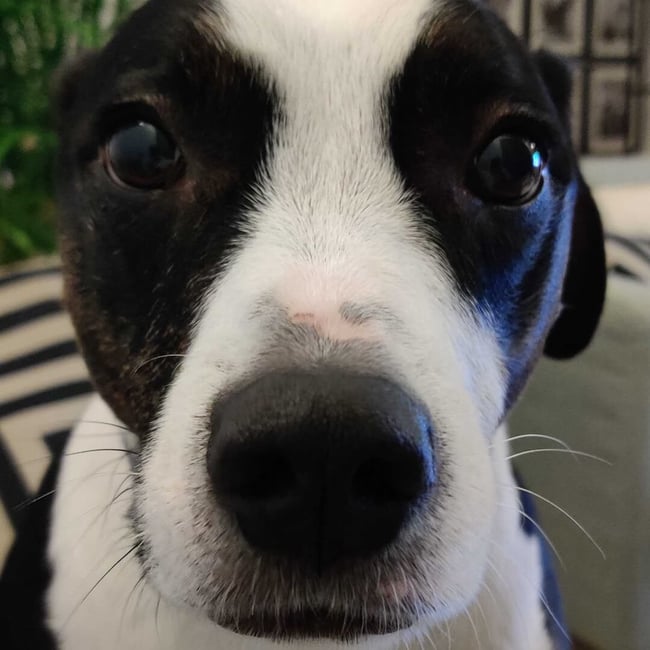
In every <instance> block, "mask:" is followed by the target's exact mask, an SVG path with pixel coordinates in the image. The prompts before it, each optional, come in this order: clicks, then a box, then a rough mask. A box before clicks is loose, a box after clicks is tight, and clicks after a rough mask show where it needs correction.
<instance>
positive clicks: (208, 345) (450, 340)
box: [139, 0, 503, 615]
mask: <svg viewBox="0 0 650 650" xmlns="http://www.w3.org/2000/svg"><path fill="white" fill-rule="evenodd" d="M443 11H444V6H439V5H438V3H436V2H431V1H430V0H426V1H424V0H417V1H416V0H413V1H405V0H394V1H391V2H389V1H387V0H363V1H361V2H344V1H343V0H335V1H332V0H323V1H322V2H316V1H315V0H308V1H305V0H246V1H245V0H224V1H222V2H219V8H218V12H219V15H218V16H216V15H215V16H214V17H211V16H210V14H209V13H207V14H206V15H205V16H204V17H203V20H204V22H205V23H206V24H208V25H209V24H210V21H213V23H214V29H215V43H217V42H219V43H222V44H225V46H226V47H227V48H228V49H231V50H233V51H235V52H237V53H239V54H241V55H242V56H243V57H244V58H245V59H249V60H250V62H251V63H252V64H253V65H256V66H259V68H260V71H261V75H262V76H263V78H265V79H266V80H267V81H268V83H269V87H271V88H272V89H273V92H274V94H275V95H276V96H277V98H278V100H279V105H278V117H277V121H276V124H275V131H274V134H273V136H272V138H271V140H270V144H269V155H268V158H267V164H266V167H265V170H264V174H263V177H262V178H261V180H260V182H259V187H258V188H257V195H256V199H257V200H256V203H255V206H254V208H253V209H251V210H250V211H249V213H248V214H247V215H246V217H245V220H246V223H247V235H246V237H245V238H244V239H243V240H242V242H241V246H240V248H239V250H238V251H237V252H236V253H234V254H233V255H232V256H231V258H230V259H229V261H228V264H227V265H226V268H225V271H224V273H223V274H222V275H221V277H220V278H219V280H218V281H217V282H216V283H215V285H214V287H213V289H212V291H211V292H210V293H209V294H208V295H207V296H206V297H205V301H204V304H203V305H202V309H201V310H200V314H201V315H200V318H199V320H198V322H197V324H196V327H195V330H194V333H193V339H192V343H191V345H190V349H189V351H188V355H187V357H186V358H185V359H184V360H183V362H182V364H181V366H180V369H179V372H178V373H177V375H176V378H175V379H174V382H173V384H172V386H171V388H170V390H169V393H168V395H167V398H166V401H165V404H164V407H163V409H162V412H161V414H160V417H159V421H158V425H157V428H156V432H155V435H154V436H153V437H152V442H151V444H150V448H149V451H148V456H147V458H146V459H145V463H144V469H143V472H144V482H143V486H142V488H141V489H140V491H139V499H140V505H139V508H140V512H141V514H142V517H143V530H144V531H145V532H146V534H147V535H148V536H149V542H150V549H151V552H152V554H153V561H152V563H151V577H152V579H153V580H154V581H155V582H156V584H157V586H158V587H159V588H160V589H161V590H162V592H163V593H164V594H165V595H167V596H169V597H171V598H174V599H177V600H179V601H183V602H186V603H190V604H192V605H194V606H197V607H200V606H202V605H204V603H202V602H200V601H199V600H196V599H197V596H196V595H195V594H196V593H199V592H201V589H202V588H203V587H204V586H205V584H206V583H208V584H209V581H210V577H211V576H212V575H215V576H216V575H217V573H218V570H219V556H218V551H219V545H218V542H216V541H215V540H218V533H219V530H218V529H217V528H218V521H217V519H218V517H217V516H216V515H215V513H214V512H213V507H212V505H211V502H208V501H207V500H206V502H205V503H204V504H197V495H199V497H200V495H205V494H206V493H207V491H208V489H209V488H208V487H207V486H208V476H207V469H206V466H205V465H206V463H205V455H206V445H207V440H208V436H209V432H208V431H207V430H205V425H204V422H205V418H206V416H207V414H208V413H209V410H210V406H211V404H212V402H213V400H214V399H215V396H216V395H217V394H219V393H221V392H223V391H224V390H227V389H228V388H229V387H230V386H232V385H233V384H234V383H236V382H237V381H238V380H239V379H241V378H242V377H243V376H245V375H246V374H247V373H248V372H249V371H250V370H251V367H252V364H253V362H254V361H255V359H256V357H257V355H259V354H261V353H263V352H264V351H265V349H266V346H268V344H269V340H268V338H269V337H268V331H267V326H268V323H267V321H266V320H265V319H264V318H262V317H260V316H259V314H257V312H256V309H257V308H258V305H259V304H260V301H261V300H263V299H268V298H269V297H272V298H273V300H274V301H275V302H277V303H278V304H279V305H280V306H281V308H282V309H281V312H282V311H284V312H286V320H287V322H291V321H293V322H294V323H295V322H300V321H301V319H304V320H303V322H305V323H309V324H312V325H314V327H315V329H316V330H317V331H319V332H320V333H322V334H323V335H325V336H329V337H332V338H334V339H339V340H341V339H343V340H349V339H354V338H360V339H365V340H372V341H373V342H375V343H378V344H380V345H381V347H382V348H383V349H384V350H385V352H386V355H387V358H389V359H390V362H391V363H392V364H393V366H394V369H395V374H396V376H399V377H400V378H403V379H404V380H405V381H406V382H407V383H408V387H409V388H410V389H411V390H412V391H413V392H414V393H415V394H416V395H417V396H418V397H419V398H420V399H421V400H422V401H423V402H424V403H425V404H426V405H427V406H428V408H429V409H430V411H431V414H432V418H433V422H434V426H435V429H436V433H437V435H438V436H439V437H440V439H441V442H442V443H443V444H444V448H445V452H446V455H447V458H448V467H447V472H448V476H449V479H450V484H449V485H447V486H446V491H447V492H448V493H449V496H448V497H446V500H445V502H444V504H443V507H442V508H441V511H440V512H439V513H438V515H437V519H436V521H435V530H436V537H437V538H438V539H437V541H436V542H435V549H434V548H433V544H434V541H433V540H432V552H431V555H430V556H428V557H426V558H420V560H421V569H422V571H423V572H425V574H426V575H427V576H428V580H429V582H430V584H431V587H432V593H430V594H427V597H428V598H429V600H430V601H431V602H433V601H434V600H436V599H438V603H439V604H440V603H445V607H446V609H445V608H444V607H442V608H441V612H442V614H443V615H444V614H445V612H448V613H451V612H453V611H455V610H458V609H461V608H463V607H464V606H465V605H466V603H467V601H468V600H469V599H470V598H471V597H473V595H474V594H475V592H476V590H477V589H478V587H479V584H480V580H481V576H482V574H483V571H484V568H485V557H486V554H487V553H488V551H489V548H488V547H489V541H488V540H489V536H490V527H491V525H492V515H493V512H494V510H495V508H496V505H495V502H494V494H495V489H496V487H495V484H496V482H498V480H499V477H495V474H494V469H493V468H492V466H491V463H490V458H489V454H488V451H487V448H488V444H489V436H490V435H492V433H493V431H494V429H495V427H496V424H497V421H498V419H499V417H500V416H501V410H502V407H503V377H502V373H501V365H500V357H499V351H498V346H497V344H496V342H495V339H494V335H493V333H492V332H491V331H490V330H489V328H488V327H487V326H485V325H481V323H480V321H479V319H478V317H477V316H476V314H473V313H472V310H471V309H470V307H469V306H468V305H466V304H465V303H464V301H463V299H462V298H461V296H459V294H458V292H457V290H456V289H455V287H454V285H453V282H452V280H451V275H450V272H449V271H448V270H447V269H446V267H445V261H444V259H442V258H441V256H440V254H439V253H438V252H436V250H435V248H434V247H433V246H432V245H430V243H429V242H428V240H429V239H431V238H430V237H427V236H426V235H425V233H424V231H423V230H422V229H421V226H420V218H419V216H418V214H417V210H416V208H415V204H414V202H413V201H412V200H411V197H409V195H408V193H406V192H405V190H404V187H403V182H402V179H401V178H400V176H399V173H398V171H397V169H396V167H395V164H394V161H393V158H392V155H391V151H390V147H389V144H388V136H387V128H388V106H387V91H388V89H389V87H390V83H391V81H392V80H393V79H394V78H395V76H396V75H398V74H399V72H400V70H401V69H402V67H403V65H404V62H405V60H406V58H407V57H408V55H409V53H410V51H411V50H412V48H413V46H414V44H415V43H416V41H417V38H418V35H419V34H420V33H421V32H422V30H423V29H424V28H425V26H426V25H427V24H429V23H430V22H431V20H432V19H434V18H435V17H436V16H438V15H443V14H441V13H440V12H443ZM224 30H225V31H224ZM204 31H205V26H204ZM215 128H219V126H218V125H215ZM442 245H443V246H444V242H443V243H442ZM346 303H354V304H360V305H380V306H381V308H382V309H384V310H387V311H388V312H389V313H390V314H391V315H392V316H393V317H394V319H395V321H396V322H398V323H399V324H400V325H399V327H392V328H391V327H389V326H388V324H387V323H386V322H384V321H382V320H381V319H376V320H374V321H373V320H372V319H371V320H370V321H369V322H367V323H364V324H363V325H362V326H354V325H351V324H350V323H343V322H342V321H341V319H340V309H341V307H342V306H343V305H344V304H346ZM423 525H428V526H429V527H431V526H433V525H434V524H433V523H432V522H428V524H427V522H423ZM213 542H214V543H213ZM215 579H216V578H215Z"/></svg>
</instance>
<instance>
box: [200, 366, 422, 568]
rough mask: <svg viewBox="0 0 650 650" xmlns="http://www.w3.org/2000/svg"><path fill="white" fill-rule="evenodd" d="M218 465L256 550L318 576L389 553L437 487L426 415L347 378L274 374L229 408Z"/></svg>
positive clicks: (401, 397) (224, 499)
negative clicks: (337, 565) (352, 560)
mask: <svg viewBox="0 0 650 650" xmlns="http://www.w3.org/2000/svg"><path fill="white" fill-rule="evenodd" d="M207 462H208V472H209V474H210V477H211V479H212V482H213V485H214V490H215V494H216V497H217V500H218V502H219V503H220V504H221V505H222V506H223V507H224V508H225V509H226V510H228V511H229V512H230V513H232V515H234V517H235V518H236V520H237V522H238V525H239V528H240V529H241V532H242V534H243V536H244V538H245V539H246V540H247V541H248V543H249V544H250V545H251V546H253V547H255V548H256V549H259V550H262V551H267V552H271V553H274V554H279V555H283V556H288V557H290V558H292V559H295V560H302V561H304V562H306V563H308V564H309V565H310V566H311V567H313V568H314V569H315V570H317V571H318V572H321V571H323V570H324V569H326V568H327V567H329V566H330V565H332V564H335V563H336V562H337V561H339V560H342V559H344V558H353V557H363V556H369V555H371V554H373V553H376V552H378V551H380V550H381V549H383V548H384V547H386V546H387V545H388V544H389V543H390V542H391V541H393V540H394V539H395V538H396V537H397V535H398V533H399V532H400V530H401V529H402V528H403V527H404V526H405V525H406V523H407V522H408V521H409V518H410V516H411V515H412V514H413V513H415V512H416V511H417V510H418V507H419V506H420V505H422V504H423V503H424V502H425V501H426V498H427V496H428V495H429V493H430V491H431V488H432V486H433V484H434V481H435V459H434V451H433V435H432V427H431V423H430V420H429V418H428V416H427V414H426V411H425V409H424V408H423V406H422V405H421V404H419V403H418V402H417V401H416V400H414V399H413V398H411V397H410V396H409V395H408V394H407V393H406V392H405V391H404V390H402V389H401V388H399V387H398V386H396V385H395V384H393V383H391V382H389V381H387V380H385V379H381V378H375V377H363V376H355V375H344V374H337V373H329V374H326V373H323V374H273V375H267V376H265V377H263V378H261V379H259V380H257V381H255V382H254V383H252V384H249V385H248V386H246V387H245V388H243V389H242V390H240V391H239V392H237V393H235V394H232V395H230V396H229V397H228V398H226V399H225V400H223V401H220V402H218V403H217V404H216V405H215V407H214V409H213V413H212V437H211V440H210V443H209V447H208V456H207Z"/></svg>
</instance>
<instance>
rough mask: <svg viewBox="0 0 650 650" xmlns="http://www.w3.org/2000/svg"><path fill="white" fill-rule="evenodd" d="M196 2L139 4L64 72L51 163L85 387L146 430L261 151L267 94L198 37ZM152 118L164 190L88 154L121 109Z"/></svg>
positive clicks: (232, 232)
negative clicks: (174, 178)
mask: <svg viewBox="0 0 650 650" xmlns="http://www.w3.org/2000/svg"><path fill="white" fill-rule="evenodd" d="M199 6H200V3H199V2H189V3H185V5H184V6H183V7H182V8H180V7H179V3H177V2H173V1H171V0H158V1H157V2H152V3H150V4H147V5H145V6H144V7H143V8H142V9H141V10H139V11H138V12H136V13H135V14H134V16H133V17H132V18H131V20H130V21H129V22H128V23H126V25H125V26H124V28H123V29H122V30H121V31H120V32H119V33H118V35H117V36H116V38H115V39H114V40H113V41H112V42H111V43H110V44H109V45H108V46H107V47H106V48H105V49H104V50H103V51H102V52H101V53H99V54H97V55H91V56H87V57H86V58H85V59H84V62H83V65H82V68H81V69H80V68H79V67H76V68H75V69H74V70H73V82H74V83H70V82H69V81H66V78H64V80H63V82H62V84H63V86H64V89H63V91H62V92H61V93H59V99H60V113H59V117H58V121H59V124H60V132H61V141H62V149H61V153H60V158H59V163H58V168H59V170H60V173H59V178H58V182H59V188H60V191H59V195H60V205H61V208H62V210H61V220H60V224H61V243H62V249H63V257H64V261H65V275H66V296H67V302H68V307H69V309H70V311H71V313H72V316H73V319H74V321H75V324H76V326H77V331H78V333H79V337H80V340H81V344H82V348H83V352H84V356H85V358H86V360H87V362H88V364H89V366H90V369H91V372H92V374H93V378H94V380H95V383H96V386H97V389H98V391H99V392H100V393H101V395H102V396H103V397H104V399H105V400H106V401H107V402H108V404H110V406H111V407H112V408H113V410H114V411H115V413H116V414H117V415H118V417H119V418H120V419H121V420H122V421H124V422H125V423H126V424H127V425H128V426H129V427H130V428H131V429H133V431H135V432H136V433H138V434H140V435H141V436H146V433H147V431H148V428H149V425H150V423H151V421H152V419H153V417H154V416H155V414H156V412H157V409H158V406H159V404H160V402H161V399H162V397H163V396H164V393H165V390H166V388H167V387H168V386H169V384H170V381H171V378H172V375H173V372H174V369H175V367H176V366H177V365H178V363H179V358H178V357H177V356H176V357H173V356H172V357H166V358H165V357H164V355H182V354H183V353H184V352H185V350H186V347H187V338H188V330H189V328H190V325H191V322H192V319H193V318H194V317H195V315H196V309H197V306H198V305H199V303H200V299H201V297H202V295H203V294H204V292H205V291H206V289H207V288H208V287H209V286H210V284H211V283H212V281H213V280H214V278H215V276H216V275H217V274H218V273H219V270H220V264H221V263H222V261H223V259H224V256H225V253H226V251H227V250H228V248H229V247H230V246H231V245H232V244H233V242H234V240H235V239H236V238H237V236H238V235H239V234H240V229H239V217H240V215H241V212H242V209H243V207H244V206H245V204H246V200H247V194H248V192H249V190H250V188H251V187H252V185H253V184H254V182H255V178H256V173H257V171H258V169H259V166H260V164H261V162H262V160H263V158H264V152H265V145H266V138H267V135H268V134H269V132H270V130H271V129H270V122H271V119H272V116H273V112H274V107H275V105H276V102H275V100H274V98H273V97H272V95H271V93H270V92H269V91H268V90H267V88H266V86H265V85H264V84H262V83H261V82H259V81H258V80H257V77H256V74H255V71H254V70H252V69H251V68H250V67H248V66H247V65H246V64H244V63H243V62H242V61H240V60H238V59H237V57H236V55H234V54H233V53H231V52H227V51H224V50H223V49H220V48H219V47H218V44H217V43H216V41H215V42H210V41H209V40H208V37H207V36H206V35H205V34H203V33H202V31H201V24H200V21H199V20H198V17H199V14H198V11H197V8H198V7H199ZM133 119H144V120H147V121H152V122H155V123H157V125H158V126H159V127H161V128H164V129H165V131H166V132H167V133H169V134H170V135H171V136H172V138H173V139H174V140H175V141H176V143H177V144H178V145H179V147H180V149H181V151H182V152H183V155H184V157H185V161H186V174H185V176H184V178H183V179H182V180H181V181H180V182H179V183H177V184H176V185H174V186H173V187H171V188H169V189H167V190H158V191H153V192H141V191H137V190H131V189H127V188H122V187H120V186H118V185H117V184H116V183H115V182H113V181H112V180H111V179H110V178H109V176H108V174H107V173H106V171H105V169H104V167H103V165H102V161H101V153H100V152H101V148H102V145H103V142H104V141H105V140H106V138H107V137H108V136H109V135H110V133H111V130H112V129H113V128H115V126H116V125H118V124H119V123H120V122H121V121H123V120H133Z"/></svg>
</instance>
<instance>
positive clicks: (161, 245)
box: [12, 0, 605, 650]
mask: <svg viewBox="0 0 650 650" xmlns="http://www.w3.org/2000/svg"><path fill="white" fill-rule="evenodd" d="M570 92H571V89H570V74H569V72H568V70H567V68H566V66H565V65H564V63H562V62H561V61H560V60H558V59H556V58H555V57H553V56H551V55H550V54H547V53H544V52H537V53H529V52H527V51H526V50H525V49H524V47H523V46H522V44H521V43H520V42H519V41H518V40H517V38H516V37H515V36H514V35H512V34H511V33H510V32H509V30H508V29H507V27H506V26H505V25H504V24H503V23H502V22H501V20H500V19H499V18H498V17H497V16H496V15H495V14H494V13H493V12H492V11H491V10H490V9H489V8H488V7H487V6H485V5H484V4H482V3H480V2H475V1H472V0H353V1H348V2H345V1H343V0H327V1H326V2H325V1H319V0H185V1H184V2H178V1H177V0H150V2H148V3H147V4H145V5H144V6H143V7H141V8H140V9H138V10H137V11H136V12H135V13H133V14H132V16H131V17H130V18H129V19H128V20H127V21H126V22H125V23H124V24H123V26H122V27H121V28H120V29H119V31H118V33H117V35H116V36H115V37H114V38H113V40H111V41H110V43H109V44H108V45H107V46H106V47H105V48H104V49H102V50H101V51H98V52H93V53H90V54H87V55H85V56H84V57H82V58H81V59H80V60H79V61H78V62H77V63H75V64H73V65H71V66H69V67H68V68H67V70H66V71H65V73H64V74H63V76H62V79H61V80H60V81H59V84H58V91H57V98H56V103H57V120H58V125H59V133H60V154H59V159H58V188H59V204H60V207H61V210H60V212H61V219H60V241H61V251H62V258H63V263H64V277H65V299H66V303H67V306H68V308H69V311H70V313H71V315H72V318H73V321H74V324H75V327H76V331H77V334H78V339H79V343H80V346H81V349H82V352H83V354H84V357H85V360H86V362H87V365H88V367H89V369H90V371H91V375H92V377H93V380H94V384H95V386H96V389H97V393H98V395H97V397H96V398H94V400H93V403H92V404H91V406H90V407H89V410H88V412H87V413H86V414H85V415H84V417H83V419H82V421H81V422H80V423H79V425H78V426H77V428H76V430H75V431H74V433H73V435H72V437H71V439H70V441H69V443H68V446H67V449H66V453H65V455H64V457H63V458H62V459H61V466H60V468H59V469H58V470H57V471H56V472H53V473H52V477H51V478H52V480H53V481H56V493H55V498H54V504H53V507H52V510H51V513H49V514H47V515H44V516H43V522H44V523H43V524H42V529H41V533H40V534H39V535H38V536H37V537H38V538H39V539H40V540H41V541H42V546H43V549H44V550H43V553H45V554H46V555H44V556H43V558H44V559H42V560H37V556H36V555H33V554H23V556H24V567H23V571H24V573H23V574H22V575H23V579H26V578H25V576H27V575H31V573H30V571H31V572H32V573H33V567H34V566H35V565H37V564H38V566H39V567H40V569H39V570H38V571H37V578H38V579H37V582H38V584H39V585H40V587H41V590H42V591H41V593H40V595H38V596H37V597H34V601H33V609H32V610H31V611H29V612H26V611H25V609H21V611H16V612H15V613H14V614H12V616H13V617H14V623H15V626H16V629H19V630H20V632H19V633H17V634H16V638H18V639H19V640H18V641H16V647H21V648H30V649H41V648H48V649H57V650H82V649H83V650H86V649H87V648H93V649H95V650H108V649H113V648H121V649H124V650H135V649H137V650H153V649H154V648H161V649H166V648H169V649H170V650H172V649H179V648H192V649H193V650H207V649H208V648H209V649H212V648H223V649H228V650H230V649H234V648H237V649H242V650H272V649H274V648H275V649H277V650H282V649H285V648H286V649H287V650H288V649H289V648H313V649H315V650H316V649H318V650H331V649H333V648H337V647H343V646H346V647H350V648H356V649H359V650H361V649H367V648H372V649H387V650H389V649H390V650H392V649H397V648H402V649H410V648H431V649H434V648H452V649H453V650H474V649H482V650H559V649H565V648H568V647H569V645H570V641H569V637H568V635H567V632H566V630H565V625H564V622H563V618H562V611H561V603H560V598H559V595H558V593H557V585H556V583H555V578H554V574H553V568H552V562H551V560H550V557H549V553H548V544H547V542H546V541H545V539H544V537H543V535H542V534H541V532H540V529H539V527H538V525H537V523H536V521H535V514H534V508H533V504H532V503H531V500H530V498H528V497H527V494H528V493H526V492H524V491H522V490H521V489H520V488H519V485H518V483H517V481H516V479H515V476H514V474H513V471H512V469H511V467H510V463H509V450H508V439H507V434H506V431H505V427H504V420H505V418H506V416H507V414H508V412H509V409H510V408H511V406H512V405H513V403H514V402H515V401H516V399H517V397H518V396H519V395H520V393H521V391H522V389H523V387H524V386H525V383H526V380H527V378H528V376H529V374H530V372H531V370H532V368H533V366H534V364H535V362H536V361H537V360H538V358H539V357H540V356H541V355H542V354H544V353H545V354H547V355H549V356H551V357H554V358H569V357H572V356H574V355H576V354H578V353H579V352H580V351H581V350H582V349H583V348H585V347H586V346H587V345H588V343H589V341H590V340H591V338H592V335H593V333H594V331H595V329H596V326H597V323H598V320H599V316H600V312H601V309H602V304H603V300H604V293H605V264H604V252H603V235H602V227H601V224H600V219H599V216H598V211H597V208H596V206H595V204H594V201H593V199H592V198H591V195H590V192H589V189H588V187H587V185H586V184H585V182H584V180H583V178H582V176H581V174H580V172H579V169H578V166H577V161H576V157H575V155H574V153H573V150H572V146H571V139H570V131H569V117H568V116H569V103H570ZM57 472H58V474H57ZM14 573H16V572H14ZM17 574H20V571H18V572H17ZM26 620H29V623H28V624H27V623H24V621H26ZM20 621H23V623H24V624H21V623H20Z"/></svg>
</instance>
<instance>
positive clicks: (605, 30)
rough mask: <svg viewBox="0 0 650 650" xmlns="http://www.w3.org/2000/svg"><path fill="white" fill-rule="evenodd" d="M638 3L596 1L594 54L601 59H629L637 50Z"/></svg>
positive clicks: (621, 0) (625, 0)
mask: <svg viewBox="0 0 650 650" xmlns="http://www.w3.org/2000/svg"><path fill="white" fill-rule="evenodd" d="M637 4H638V3H637V2H636V1H635V0H594V18H593V21H594V22H593V36H592V38H593V45H592V48H593V53H594V55H595V56H599V57H628V56H631V55H632V54H633V53H634V51H635V50H636V33H635V32H636V31H637V29H636V25H637V18H638V16H637V14H638V8H637Z"/></svg>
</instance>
